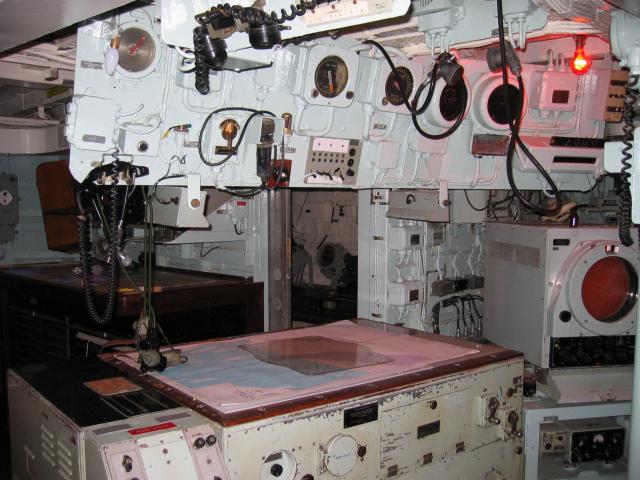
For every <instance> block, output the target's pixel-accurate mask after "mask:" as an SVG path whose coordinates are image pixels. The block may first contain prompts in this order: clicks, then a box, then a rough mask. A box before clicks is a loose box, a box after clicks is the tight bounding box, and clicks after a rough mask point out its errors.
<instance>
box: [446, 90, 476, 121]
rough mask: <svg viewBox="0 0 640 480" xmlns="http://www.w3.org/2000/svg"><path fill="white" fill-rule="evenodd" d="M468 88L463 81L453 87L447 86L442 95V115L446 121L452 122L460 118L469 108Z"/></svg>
mask: <svg viewBox="0 0 640 480" xmlns="http://www.w3.org/2000/svg"><path fill="white" fill-rule="evenodd" d="M468 96H469V94H468V92H467V86H466V85H465V83H464V82H463V81H460V82H458V83H456V84H455V85H453V86H449V85H446V86H445V87H444V88H443V89H442V93H441V94H440V114H441V115H442V118H444V119H445V120H446V121H448V122H451V121H453V120H455V119H456V118H458V116H459V115H460V114H461V113H462V112H464V110H465V108H467V98H468Z"/></svg>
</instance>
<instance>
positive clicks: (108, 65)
mask: <svg viewBox="0 0 640 480" xmlns="http://www.w3.org/2000/svg"><path fill="white" fill-rule="evenodd" d="M119 47H120V32H119V31H118V32H117V33H116V35H115V36H114V37H113V38H112V39H111V43H110V44H109V48H108V49H107V51H106V52H105V54H104V71H105V72H107V75H109V76H111V75H113V74H114V73H115V71H116V68H117V66H118V63H119V62H120V52H119V51H118V48H119Z"/></svg>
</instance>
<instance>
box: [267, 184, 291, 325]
mask: <svg viewBox="0 0 640 480" xmlns="http://www.w3.org/2000/svg"><path fill="white" fill-rule="evenodd" d="M267 195H268V211H269V214H268V220H267V223H268V234H269V240H268V244H269V247H268V250H269V255H268V265H269V268H268V271H267V284H268V302H269V305H268V307H267V311H268V320H267V321H268V326H269V330H270V331H272V330H283V329H286V328H291V190H288V189H279V190H272V191H269V192H268V193H267Z"/></svg>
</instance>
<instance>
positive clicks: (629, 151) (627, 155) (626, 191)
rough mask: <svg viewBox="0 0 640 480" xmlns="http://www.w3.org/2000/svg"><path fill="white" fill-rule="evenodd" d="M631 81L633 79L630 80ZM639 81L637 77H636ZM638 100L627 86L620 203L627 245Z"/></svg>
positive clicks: (621, 231)
mask: <svg viewBox="0 0 640 480" xmlns="http://www.w3.org/2000/svg"><path fill="white" fill-rule="evenodd" d="M630 81H631V80H630ZM636 82H637V79H636ZM635 101H636V95H635V94H634V93H633V90H632V89H631V87H630V86H629V87H627V95H626V96H625V99H624V110H623V113H622V116H623V118H624V126H623V127H622V130H623V132H624V136H623V138H622V143H623V145H624V147H623V148H622V169H621V171H620V202H619V204H618V235H619V236H620V243H622V244H623V245H624V246H625V247H629V246H631V245H633V238H632V237H631V232H630V229H631V190H630V186H629V178H630V177H631V174H630V173H629V170H630V169H631V161H632V160H633V130H634V125H633V119H634V117H635V114H634V111H633V104H634V103H635Z"/></svg>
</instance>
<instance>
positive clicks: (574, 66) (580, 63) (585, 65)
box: [570, 36, 591, 75]
mask: <svg viewBox="0 0 640 480" xmlns="http://www.w3.org/2000/svg"><path fill="white" fill-rule="evenodd" d="M585 40H586V39H585V37H583V36H577V37H576V51H575V52H574V54H573V59H572V60H571V63H570V66H571V71H572V72H573V73H575V74H576V75H584V74H585V73H587V72H588V71H589V68H591V59H590V58H589V57H587V55H585V53H584V44H585Z"/></svg>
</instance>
